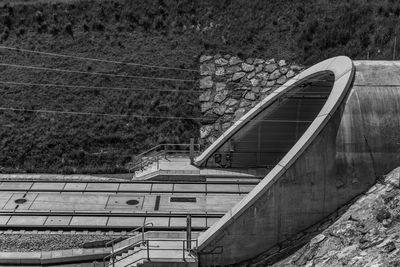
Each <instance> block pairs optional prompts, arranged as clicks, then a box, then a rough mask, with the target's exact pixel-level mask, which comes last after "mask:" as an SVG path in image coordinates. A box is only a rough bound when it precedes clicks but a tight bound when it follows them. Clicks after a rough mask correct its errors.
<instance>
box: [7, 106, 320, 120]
mask: <svg viewBox="0 0 400 267" xmlns="http://www.w3.org/2000/svg"><path fill="white" fill-rule="evenodd" d="M0 110H10V111H20V112H33V113H53V114H67V115H91V116H103V117H119V118H127V117H128V118H129V117H133V118H147V119H168V120H205V119H207V117H203V118H200V117H178V116H151V115H139V114H111V113H94V112H79V111H57V110H46V109H24V108H13V107H0ZM242 120H244V119H239V120H238V121H242ZM249 121H261V122H283V123H286V122H293V123H310V122H312V121H308V120H307V121H302V120H263V119H260V120H258V119H252V120H249Z"/></svg>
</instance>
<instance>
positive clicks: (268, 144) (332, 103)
mask: <svg viewBox="0 0 400 267" xmlns="http://www.w3.org/2000/svg"><path fill="white" fill-rule="evenodd" d="M399 73H400V62H388V61H352V60H351V59H349V58H347V57H344V56H340V57H335V58H331V59H328V60H325V61H323V62H321V63H319V64H316V65H314V66H312V67H311V68H309V69H307V70H305V71H303V72H302V73H300V74H299V75H297V76H296V77H294V78H293V79H291V80H289V81H288V82H287V83H285V84H284V85H282V86H281V87H280V88H278V89H276V90H275V91H274V92H272V93H271V94H270V95H268V96H267V97H266V98H265V99H264V100H262V101H261V102H260V103H259V104H258V105H256V106H255V107H254V108H253V109H252V110H250V111H249V112H248V113H247V114H246V115H244V116H243V117H242V118H241V119H240V120H238V121H237V122H236V123H235V124H234V125H233V126H231V127H230V128H229V129H228V130H227V131H226V132H225V133H224V134H223V135H222V136H220V137H219V138H218V140H217V141H216V142H214V143H213V144H212V145H211V146H210V147H208V148H207V149H206V150H205V151H204V152H203V153H202V154H201V155H200V156H199V157H198V158H197V159H196V160H195V162H194V164H195V165H196V166H198V167H200V168H218V167H221V166H224V167H228V168H232V169H234V168H238V169H243V168H255V169H264V170H267V171H266V172H267V174H266V176H265V177H264V178H263V179H262V181H261V182H260V183H259V184H258V185H257V186H256V187H255V188H254V189H253V190H252V191H251V192H250V193H248V194H247V195H246V196H245V197H244V198H243V199H242V200H240V201H239V203H237V204H236V205H235V206H234V207H233V208H232V209H231V210H229V211H228V212H227V213H226V214H225V215H224V216H223V217H222V218H221V219H220V220H219V221H217V222H216V223H215V224H214V225H213V226H212V227H210V228H209V229H208V230H207V231H206V232H204V233H202V234H201V235H200V236H199V240H198V241H199V243H198V247H197V248H196V251H197V253H198V260H199V265H200V266H219V265H221V266H223V265H230V264H235V263H239V262H242V261H245V260H249V259H251V258H254V257H256V256H258V255H259V254H261V253H264V252H266V251H268V250H271V249H273V248H274V247H276V246H277V245H279V244H281V243H282V242H284V241H285V240H288V239H290V238H291V237H293V236H296V235H297V234H299V233H301V232H302V231H304V230H305V229H307V228H308V227H310V226H312V225H314V224H316V223H318V222H319V221H321V220H322V219H323V218H326V217H327V216H328V215H330V214H332V213H333V212H335V210H337V209H338V208H339V207H341V206H343V205H344V204H346V203H347V202H349V201H350V200H351V199H353V198H354V197H356V196H357V195H359V194H361V193H362V192H364V191H365V190H367V189H368V188H369V187H371V186H372V185H373V184H374V183H375V181H376V179H377V177H379V176H381V175H383V174H385V173H387V172H388V171H390V170H392V169H393V168H394V167H396V166H399V163H400V153H399V152H400V75H399Z"/></svg>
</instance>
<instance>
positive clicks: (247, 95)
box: [244, 92, 256, 100]
mask: <svg viewBox="0 0 400 267" xmlns="http://www.w3.org/2000/svg"><path fill="white" fill-rule="evenodd" d="M244 98H245V99H248V100H256V94H255V93H253V92H248V93H247V94H246V95H245V97H244Z"/></svg>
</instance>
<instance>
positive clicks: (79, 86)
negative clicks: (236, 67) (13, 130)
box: [0, 81, 204, 93]
mask: <svg viewBox="0 0 400 267" xmlns="http://www.w3.org/2000/svg"><path fill="white" fill-rule="evenodd" d="M0 84H5V85H20V86H42V87H65V88H78V89H99V90H126V91H146V92H151V91H157V92H180V93H203V92H204V91H202V90H186V89H182V90H180V89H157V88H155V89H153V88H126V87H107V86H86V85H68V84H52V83H24V82H9V81H0Z"/></svg>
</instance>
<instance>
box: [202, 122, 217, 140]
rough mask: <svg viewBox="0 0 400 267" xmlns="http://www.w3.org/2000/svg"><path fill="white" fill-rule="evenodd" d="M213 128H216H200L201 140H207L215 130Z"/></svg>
mask: <svg viewBox="0 0 400 267" xmlns="http://www.w3.org/2000/svg"><path fill="white" fill-rule="evenodd" d="M213 128H214V127H213V126H212V125H204V126H201V128H200V138H206V137H207V136H209V135H210V133H211V131H212V130H213Z"/></svg>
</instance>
